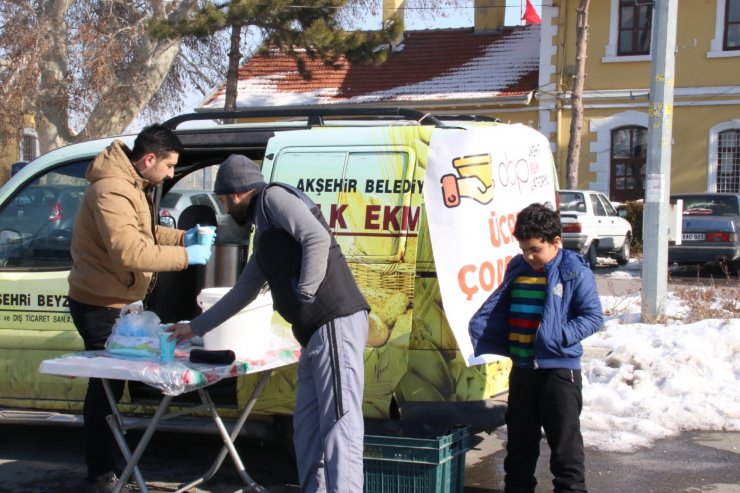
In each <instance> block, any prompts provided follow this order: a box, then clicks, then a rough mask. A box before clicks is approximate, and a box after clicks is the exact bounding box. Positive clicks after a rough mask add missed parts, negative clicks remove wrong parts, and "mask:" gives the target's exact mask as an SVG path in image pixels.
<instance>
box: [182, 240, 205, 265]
mask: <svg viewBox="0 0 740 493" xmlns="http://www.w3.org/2000/svg"><path fill="white" fill-rule="evenodd" d="M185 251H186V252H188V265H206V264H207V263H208V259H209V258H211V247H209V246H208V247H207V246H202V245H190V246H189V247H185Z"/></svg>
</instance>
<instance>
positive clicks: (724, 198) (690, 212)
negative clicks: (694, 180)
mask: <svg viewBox="0 0 740 493" xmlns="http://www.w3.org/2000/svg"><path fill="white" fill-rule="evenodd" d="M677 199H681V200H683V220H682V234H681V244H680V245H675V244H671V245H669V246H668V261H669V262H677V263H679V264H699V263H706V262H718V261H719V262H735V263H737V262H740V239H739V238H738V232H739V231H740V194H737V193H709V192H707V193H686V194H676V195H672V196H671V201H675V200H677Z"/></svg>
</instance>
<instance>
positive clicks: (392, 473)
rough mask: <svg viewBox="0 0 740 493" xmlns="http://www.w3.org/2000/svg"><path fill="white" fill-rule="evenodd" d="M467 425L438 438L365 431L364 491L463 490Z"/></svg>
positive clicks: (448, 492) (440, 492) (422, 492)
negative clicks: (366, 432) (407, 436)
mask: <svg viewBox="0 0 740 493" xmlns="http://www.w3.org/2000/svg"><path fill="white" fill-rule="evenodd" d="M469 441H470V436H469V434H468V429H467V427H459V428H455V429H453V430H452V432H451V433H450V434H449V435H444V436H440V437H437V438H406V437H397V436H379V435H365V453H364V456H363V457H364V468H365V493H462V491H463V486H464V484H465V453H466V452H467V451H468V449H469V448H470V446H469Z"/></svg>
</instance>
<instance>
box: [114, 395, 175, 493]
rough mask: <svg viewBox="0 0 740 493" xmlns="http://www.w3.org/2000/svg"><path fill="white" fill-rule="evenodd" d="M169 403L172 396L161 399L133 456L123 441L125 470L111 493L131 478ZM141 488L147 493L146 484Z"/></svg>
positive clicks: (115, 491)
mask: <svg viewBox="0 0 740 493" xmlns="http://www.w3.org/2000/svg"><path fill="white" fill-rule="evenodd" d="M171 401H172V396H170V395H165V396H164V397H162V401H161V402H160V403H159V407H157V411H156V412H155V413H154V416H152V419H151V421H150V422H149V425H147V427H146V429H145V430H144V434H143V435H142V436H141V439H140V440H139V443H137V444H136V448H135V449H134V453H133V454H130V453H129V452H128V446H127V445H126V443H125V441H124V443H123V450H122V452H123V453H124V455H125V454H129V455H130V456H129V457H128V458H127V463H126V469H124V470H123V473H122V474H121V478H120V481H119V482H118V484H117V485H116V488H115V489H114V490H113V493H119V492H120V490H121V488H123V485H124V484H126V481H128V478H129V477H131V474H132V473H133V471H134V469H138V467H137V466H138V464H139V460H140V459H141V456H142V455H143V454H144V450H145V449H146V447H147V445H149V440H151V438H152V435H153V434H154V430H156V429H157V425H158V424H159V422H160V421H161V420H162V416H163V415H164V413H165V411H166V410H167V408H168V407H170V402H171ZM109 423H110V421H109ZM137 482H138V478H137ZM142 483H143V479H142ZM141 486H142V485H141V484H140V485H139V487H140V489H141V491H142V492H143V493H147V492H148V491H149V490H148V488H147V487H146V484H144V485H143V488H141Z"/></svg>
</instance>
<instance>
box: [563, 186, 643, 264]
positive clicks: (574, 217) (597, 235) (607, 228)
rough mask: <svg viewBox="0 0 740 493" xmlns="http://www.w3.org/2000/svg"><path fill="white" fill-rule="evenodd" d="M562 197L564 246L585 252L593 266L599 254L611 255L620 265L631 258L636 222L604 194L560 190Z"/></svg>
mask: <svg viewBox="0 0 740 493" xmlns="http://www.w3.org/2000/svg"><path fill="white" fill-rule="evenodd" d="M558 200H559V203H560V221H561V223H562V228H563V229H562V231H563V234H562V239H563V247H564V248H567V249H569V250H575V251H577V252H579V253H581V254H582V255H584V256H585V257H586V259H587V260H588V263H589V265H590V266H591V268H593V267H594V266H595V265H596V257H597V256H605V257H611V258H613V259H615V260H616V261H617V263H618V264H619V265H625V264H626V263H627V262H629V258H630V242H631V241H632V226H631V225H630V223H629V222H628V221H627V220H625V219H623V218H621V217H619V215H618V214H617V210H616V208H615V207H614V206H613V205H612V203H611V202H609V199H607V198H606V197H605V196H604V194H602V193H599V192H592V191H590V190H560V191H559V192H558Z"/></svg>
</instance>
